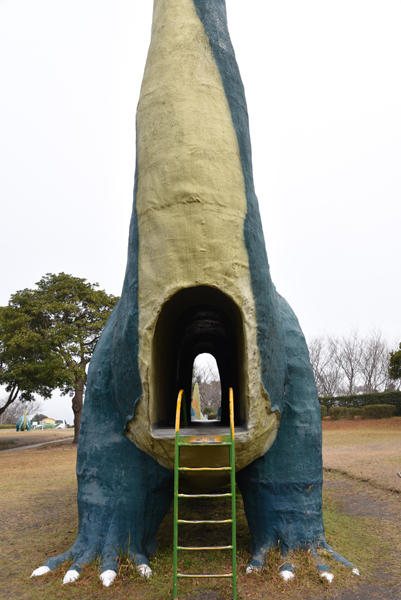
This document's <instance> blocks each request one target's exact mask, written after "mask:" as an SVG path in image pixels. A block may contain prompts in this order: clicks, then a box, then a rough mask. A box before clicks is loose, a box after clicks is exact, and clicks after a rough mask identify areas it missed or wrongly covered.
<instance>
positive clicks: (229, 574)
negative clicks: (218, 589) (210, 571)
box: [177, 573, 233, 578]
mask: <svg viewBox="0 0 401 600" xmlns="http://www.w3.org/2000/svg"><path fill="white" fill-rule="evenodd" d="M232 576H233V574H232V573H221V574H216V575H189V573H177V577H202V578H203V577H232Z"/></svg>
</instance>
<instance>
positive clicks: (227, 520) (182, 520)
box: [177, 519, 233, 523]
mask: <svg viewBox="0 0 401 600" xmlns="http://www.w3.org/2000/svg"><path fill="white" fill-rule="evenodd" d="M232 522H233V520H232V519H223V520H219V521H187V520H186V519H177V523H232Z"/></svg>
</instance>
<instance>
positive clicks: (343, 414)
mask: <svg viewBox="0 0 401 600" xmlns="http://www.w3.org/2000/svg"><path fill="white" fill-rule="evenodd" d="M329 414H330V417H331V418H332V419H333V421H337V420H338V419H353V418H354V417H356V416H358V417H362V418H363V417H364V416H365V411H364V409H363V408H353V407H351V408H349V407H348V406H332V407H331V408H330V411H329Z"/></svg>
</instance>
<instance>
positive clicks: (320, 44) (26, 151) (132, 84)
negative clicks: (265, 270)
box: [0, 0, 401, 421]
mask: <svg viewBox="0 0 401 600" xmlns="http://www.w3.org/2000/svg"><path fill="white" fill-rule="evenodd" d="M227 12H228V21H229V29H230V33H231V38H232V41H233V45H234V48H235V51H236V55H237V61H238V64H239V67H240V71H241V75H242V78H243V82H244V85H245V91H246V96H247V101H248V111H249V117H250V128H251V139H252V145H253V164H254V176H255V185H256V192H257V195H258V198H259V203H260V209H261V214H262V220H263V227H264V232H265V239H266V247H267V253H268V257H269V262H270V267H271V272H272V277H273V281H274V282H275V284H276V287H277V289H278V291H279V292H280V293H281V294H282V295H283V296H284V297H285V298H286V299H287V300H288V301H289V303H290V304H291V305H292V307H293V309H294V310H295V312H296V314H297V316H298V318H299V320H300V323H301V326H302V328H303V330H304V333H305V335H306V337H307V338H310V337H312V336H314V335H317V334H319V333H322V332H325V331H326V332H329V333H334V334H338V335H341V334H346V333H347V332H349V331H350V330H351V329H352V328H354V327H358V328H359V330H360V331H361V333H366V332H368V331H370V330H371V329H372V328H378V329H381V330H382V331H383V333H384V334H385V335H386V336H387V337H388V339H389V340H390V341H393V340H395V339H398V338H400V341H401V337H400V336H401V325H400V319H399V313H400V307H401V277H400V269H399V257H400V242H399V240H400V220H401V219H400V217H401V75H400V61H401V34H400V32H401V0H336V1H335V2H334V1H333V0H331V1H330V2H329V1H327V0H303V1H302V2H301V1H300V0H263V2H262V1H261V0H247V1H246V3H245V2H244V0H227ZM151 16H152V0H0V199H1V236H0V244H1V248H0V250H1V259H2V260H1V263H0V268H1V278H0V304H3V305H4V304H6V303H7V302H8V300H9V297H10V295H11V294H12V293H13V292H15V291H16V290H19V289H23V288H25V287H33V286H34V284H35V282H37V281H38V280H39V279H40V278H41V277H42V276H43V275H44V274H45V273H48V272H51V273H58V272H61V271H64V272H66V273H70V274H72V275H74V276H78V277H85V278H86V279H87V280H88V281H90V282H99V284H100V286H101V288H103V289H105V290H106V291H107V292H109V293H113V294H116V295H119V294H120V292H121V287H122V281H123V277H124V271H125V262H126V252H127V238H128V226H129V219H130V214H131V209H132V188H133V181H134V167H135V111H136V104H137V101H138V97H139V90H140V85H141V80H142V75H143V70H144V66H145V60H146V54H147V49H148V45H149V39H150V27H151ZM69 404H70V402H69V400H63V401H62V402H61V403H60V401H59V404H56V403H55V402H53V401H52V402H51V403H50V402H47V403H46V404H45V405H44V409H45V411H46V412H49V411H50V412H52V411H53V413H54V414H53V413H52V415H51V416H54V417H55V418H67V419H68V420H70V421H71V420H72V417H71V415H72V411H71V409H69ZM67 407H68V408H67ZM56 413H57V414H56Z"/></svg>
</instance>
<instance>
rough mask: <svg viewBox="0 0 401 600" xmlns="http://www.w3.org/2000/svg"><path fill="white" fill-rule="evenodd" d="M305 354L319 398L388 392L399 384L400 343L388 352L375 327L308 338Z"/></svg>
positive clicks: (400, 380) (400, 368) (400, 372)
mask: <svg viewBox="0 0 401 600" xmlns="http://www.w3.org/2000/svg"><path fill="white" fill-rule="evenodd" d="M308 348H309V356H310V361H311V365H312V368H313V372H314V375H315V380H316V385H317V389H318V394H319V397H320V398H323V397H328V396H352V395H355V394H371V393H374V392H391V391H395V390H399V389H400V387H401V379H400V377H401V344H400V349H399V350H396V351H392V350H391V347H390V344H389V343H388V341H387V339H386V338H385V336H384V335H383V333H382V332H381V331H379V330H375V331H372V332H370V333H369V334H367V335H365V336H363V335H360V334H359V332H358V331H357V330H353V331H351V333H350V334H349V335H344V336H342V337H337V336H333V335H329V334H324V335H319V336H316V337H314V338H312V339H311V340H310V341H309V343H308Z"/></svg>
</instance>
